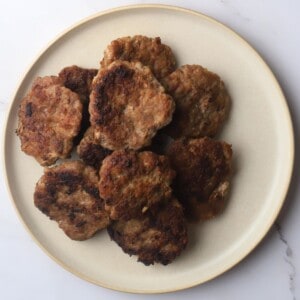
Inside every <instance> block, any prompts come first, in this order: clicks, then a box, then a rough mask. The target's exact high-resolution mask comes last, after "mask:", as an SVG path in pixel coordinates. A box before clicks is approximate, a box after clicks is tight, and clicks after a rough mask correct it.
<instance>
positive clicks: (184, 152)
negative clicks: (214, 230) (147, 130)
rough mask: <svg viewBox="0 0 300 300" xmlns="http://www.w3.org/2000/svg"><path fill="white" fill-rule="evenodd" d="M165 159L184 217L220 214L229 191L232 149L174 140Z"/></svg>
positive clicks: (214, 143) (201, 141)
mask: <svg viewBox="0 0 300 300" xmlns="http://www.w3.org/2000/svg"><path fill="white" fill-rule="evenodd" d="M168 156H169V158H170V161H171V164H172V167H173V168H174V170H175V171H176V173H177V176H176V180H175V185H174V186H175V189H176V193H177V197H178V200H180V201H181V203H182V204H183V207H184V208H185V210H186V213H187V216H188V217H189V218H190V219H196V220H198V219H209V218H212V217H214V216H216V215H217V214H219V213H221V212H222V211H223V209H224V206H225V202H226V196H227V194H228V191H229V184H230V175H231V158H232V150H231V146H230V145H228V144H227V143H225V142H220V141H215V140H212V139H210V138H202V139H193V140H177V141H175V142H173V143H172V144H171V145H170V146H169V149H168Z"/></svg>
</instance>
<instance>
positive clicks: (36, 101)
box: [16, 35, 232, 265]
mask: <svg viewBox="0 0 300 300" xmlns="http://www.w3.org/2000/svg"><path fill="white" fill-rule="evenodd" d="M229 107H230V97H229V95H228V93H227V91H226V89H225V86H224V83H223V81H222V80H221V79H220V77H219V76H218V75H217V74H215V73H213V72H211V71H209V70H207V69H206V68H204V67H202V66H200V65H183V66H180V67H177V64H176V59H175V56H174V54H173V52H172V50H171V48H170V47H169V46H167V45H165V44H163V43H162V42H161V40H160V38H158V37H156V38H150V37H146V36H141V35H137V36H133V37H122V38H118V39H116V40H114V41H112V42H111V43H110V44H109V45H108V46H107V48H106V49H105V51H104V56H103V58H102V60H101V62H100V67H99V69H86V68H83V67H82V66H81V67H79V66H76V65H73V66H69V67H65V68H64V69H62V70H61V71H60V72H59V74H58V75H57V76H45V77H38V78H36V79H35V80H34V82H33V84H32V87H31V89H30V90H29V91H28V93H27V94H26V95H25V97H24V98H23V99H22V100H21V104H20V107H19V112H18V128H17V130H16V132H17V135H18V136H19V138H20V140H21V149H22V150H23V151H24V152H25V153H26V154H28V155H31V156H33V157H34V158H35V159H36V161H37V162H38V163H39V164H40V165H41V166H45V169H44V174H43V175H42V177H41V178H40V179H39V181H38V182H37V184H36V187H35V192H34V204H35V206H36V207H37V208H38V209H39V210H40V211H41V212H43V213H44V214H45V215H47V216H48V217H49V218H50V219H51V220H55V221H56V222H57V223H58V225H59V227H60V228H61V229H62V230H63V231H64V232H65V234H66V235H67V236H69V237H70V238H71V239H74V240H86V239H89V238H91V237H92V236H94V235H95V233H96V232H98V231H101V230H103V229H106V230H107V232H108V234H109V236H110V238H111V239H112V240H113V241H115V242H116V243H117V244H118V245H119V246H120V247H121V248H122V249H123V251H124V252H125V253H127V254H129V255H136V256H137V260H138V261H140V262H142V263H144V264H145V265H151V264H154V263H161V264H164V265H167V264H169V263H170V262H172V261H173V260H174V259H175V258H176V257H177V256H178V255H179V254H180V253H181V252H182V251H183V250H184V249H185V248H186V246H187V244H188V230H187V223H189V222H192V223H195V222H198V223H199V222H200V221H203V220H207V219H211V218H213V217H215V216H217V215H218V214H220V213H221V212H222V211H223V209H224V207H225V205H226V202H227V196H228V192H229V185H230V177H231V173H232V172H231V169H232V167H231V165H232V163H231V161H232V149H231V145H229V144H227V143H226V142H224V141H219V140H216V139H215V138H214V137H215V136H216V135H217V134H218V133H219V132H220V129H221V127H222V126H223V124H224V121H225V120H226V118H227V116H228V112H229ZM76 153H77V154H76ZM51 165H52V166H51Z"/></svg>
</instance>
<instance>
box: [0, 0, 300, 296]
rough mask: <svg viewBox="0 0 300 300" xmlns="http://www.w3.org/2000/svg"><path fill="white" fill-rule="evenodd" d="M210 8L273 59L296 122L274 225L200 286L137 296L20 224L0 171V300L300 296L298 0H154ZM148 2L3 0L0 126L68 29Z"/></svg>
mask: <svg viewBox="0 0 300 300" xmlns="http://www.w3.org/2000/svg"><path fill="white" fill-rule="evenodd" d="M155 2H156V3H161V4H170V5H177V6H183V7H186V8H190V9H194V10H197V11H199V12H202V13H204V14H207V15H209V16H211V17H213V18H215V19H217V20H219V21H221V22H223V23H224V24H225V25H227V26H229V27H231V28H232V29H233V30H235V31H236V32H237V33H238V34H240V35H241V36H243V37H244V38H245V39H246V40H247V41H248V42H249V43H250V44H251V45H252V46H254V48H256V49H257V50H258V52H259V53H260V54H261V55H262V57H263V58H264V59H265V61H266V62H267V63H268V64H269V66H270V67H271V69H272V70H273V72H274V73H275V75H276V77H277V79H278V81H279V83H280V85H281V86H282V88H283V91H284V93H285V95H286V97H287V101H288V105H289V108H290V110H291V115H292V119H293V123H294V130H295V142H296V157H295V170H294V175H293V179H292V182H291V186H290V189H289V193H288V196H287V198H286V201H285V204H284V207H283V209H282V211H281V213H280V215H279V217H278V219H277V220H276V222H275V224H274V225H273V227H272V228H271V230H270V231H269V233H268V234H267V236H266V237H265V238H264V240H263V241H262V242H261V243H260V244H259V245H258V246H257V247H256V248H255V250H254V251H253V252H252V253H251V254H250V255H248V256H247V257H246V258H245V259H244V260H243V261H242V262H240V263H239V264H238V265H237V266H235V267H234V268H232V269H231V270H229V271H228V272H226V273H225V274H223V275H221V276H219V277H217V278H215V279H214V280H211V281H209V282H207V283H204V284H202V285H199V286H196V287H194V288H190V289H187V290H183V291H179V292H176V293H168V294H163V295H133V294H124V293H121V292H116V291H112V290H108V289H105V288H102V287H99V286H96V285H93V284H91V283H88V282H86V281H83V280H82V279H80V278H77V277H76V276H74V275H73V274H71V273H68V272H67V271H65V270H64V269H62V268H61V267H60V266H59V265H57V264H56V263H55V262H54V261H52V260H51V259H50V258H49V257H48V256H47V255H45V253H44V252H43V251H42V250H41V249H40V248H39V247H38V246H37V245H36V244H35V242H34V241H33V240H32V239H31V237H30V236H29V234H28V233H27V232H26V230H25V229H24V228H23V226H22V224H21V222H20V220H19V219H18V217H17V214H16V212H15V210H14V208H13V205H12V203H11V201H10V199H9V196H8V192H7V191H6V188H5V184H4V180H3V174H1V175H0V195H1V201H0V250H1V252H0V254H1V255H0V295H1V296H0V297H1V299H14V300H15V299H73V300H76V299H156V298H157V299H158V298H159V299H182V298H188V299H206V300H210V299H243V300H247V299H251V300H252V299H275V300H276V299H287V300H288V299H291V300H296V299H300V279H299V271H300V237H299V233H298V230H299V228H300V218H299V215H300V202H299V200H300V162H299V155H298V154H299V149H300V144H299V134H300V98H299V95H300V84H299V78H300V60H299V53H300V34H299V28H300V2H299V1H297V0H288V1H282V0H264V1H259V0H253V1H247V2H246V1H243V0H234V1H233V0H203V1H196V0H188V1H171V0H170V1H158V0H157V1H155ZM140 3H141V4H145V3H147V1H115V0H112V1H96V0H90V1H83V0H73V1H72V2H71V1H59V0H52V1H38V0H27V1H18V0H10V1H2V2H1V5H0V7H1V9H0V44H1V55H0V70H1V72H0V82H1V89H0V126H1V130H2V129H3V127H4V120H5V114H6V112H7V109H8V106H9V102H10V101H11V97H12V96H13V93H14V90H15V88H16V87H17V85H18V82H19V80H20V78H21V77H22V75H23V73H24V72H25V70H26V69H27V67H28V66H29V65H30V64H31V62H32V61H33V59H34V58H35V56H36V55H37V54H38V53H39V52H40V51H41V49H43V48H44V47H45V45H46V44H47V43H48V42H49V41H50V40H51V39H53V38H54V37H55V36H56V35H57V34H59V33H60V32H62V31H63V30H64V29H65V28H67V27H69V26H71V25H72V24H73V23H75V22H76V21H79V20H80V19H82V18H84V17H87V16H89V15H91V14H93V13H96V12H99V11H101V10H104V9H108V8H112V7H116V6H122V5H128V4H140Z"/></svg>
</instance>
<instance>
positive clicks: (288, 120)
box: [1, 4, 295, 294]
mask: <svg viewBox="0 0 300 300" xmlns="http://www.w3.org/2000/svg"><path fill="white" fill-rule="evenodd" d="M149 8H150V9H151V8H156V9H164V10H169V11H179V12H182V13H185V14H193V15H195V16H197V17H199V18H201V19H206V20H207V21H208V22H210V23H214V24H215V25H218V26H220V27H222V28H223V29H225V30H226V31H227V32H229V33H230V34H231V35H233V36H235V37H236V38H238V39H239V41H240V42H242V43H243V44H246V46H247V47H248V48H250V49H251V51H252V53H253V54H255V56H256V58H257V59H258V60H259V61H260V63H261V64H262V65H263V67H264V69H265V70H266V71H267V72H268V73H269V77H270V79H272V82H273V84H274V86H275V87H276V88H277V93H278V94H279V95H280V100H281V103H280V106H281V108H282V109H283V112H282V113H283V114H284V117H285V122H286V125H287V128H288V132H289V136H288V141H289V145H288V146H286V147H288V150H289V157H290V160H289V165H288V166H287V167H286V170H287V171H286V173H287V176H286V177H285V182H284V183H283V184H282V187H281V192H282V193H281V195H280V196H278V198H280V199H282V200H281V202H280V205H278V206H277V210H276V211H275V212H274V216H273V217H272V218H270V221H269V224H266V225H265V230H263V231H262V232H261V233H259V234H258V237H257V238H256V239H255V240H253V241H252V244H251V246H249V247H248V248H247V251H244V252H243V253H241V254H240V255H239V257H238V259H236V260H235V261H234V262H233V263H232V262H231V263H230V264H228V266H226V267H225V268H224V269H223V270H222V271H221V272H217V274H214V275H211V276H210V277H207V278H206V279H205V280H198V281H197V280H194V281H193V282H191V283H190V284H185V285H183V286H179V287H178V288H167V289H163V288H161V289H159V290H158V289H156V290H151V289H150V290H149V289H148V290H141V289H138V288H136V289H132V288H129V289H126V288H119V287H116V286H113V285H111V284H108V283H105V282H99V281H97V280H95V279H93V278H91V277H89V276H86V275H84V274H82V273H80V272H79V271H77V270H74V269H73V268H72V267H70V266H67V265H66V264H65V263H64V262H63V261H61V260H60V259H59V258H57V257H55V256H54V255H53V254H51V253H50V252H49V251H48V250H47V249H46V247H44V246H43V245H42V243H41V242H40V241H39V240H38V238H37V237H35V235H34V234H33V232H32V231H31V230H30V228H29V227H28V225H27V224H26V222H25V220H24V219H23V217H22V213H21V211H20V210H19V209H18V207H17V203H16V201H15V199H14V198H13V195H12V192H11V191H12V189H11V183H10V182H9V180H8V176H7V169H8V167H7V160H6V151H7V149H6V148H7V139H8V132H7V130H8V123H9V120H10V118H11V114H12V109H13V106H14V104H15V100H16V96H17V94H18V92H19V90H20V88H21V86H22V85H23V82H24V81H25V78H26V76H27V74H28V73H29V72H30V70H31V69H32V68H33V67H34V65H35V63H36V62H37V61H38V60H39V59H40V58H41V57H42V55H43V54H44V53H45V52H46V51H47V50H48V49H49V48H50V47H52V46H53V45H54V44H55V43H56V42H57V41H58V40H60V39H61V38H62V37H63V36H64V35H66V34H67V33H69V32H71V31H72V30H73V29H75V28H77V27H79V26H81V25H83V24H85V23H87V22H89V21H91V20H93V19H96V18H99V17H102V16H105V15H110V14H114V13H116V12H120V11H131V10H134V9H149ZM3 124H4V126H3V130H2V135H1V142H2V143H1V144H2V147H1V164H2V170H3V177H4V182H5V188H6V192H7V195H8V196H9V198H10V201H11V203H12V204H13V207H14V209H15V211H16V213H17V216H18V219H19V220H20V221H21V224H22V225H23V227H24V228H25V229H26V231H27V232H28V234H29V236H30V237H31V238H32V240H33V241H34V242H35V243H36V244H37V245H38V246H39V247H40V248H41V249H42V250H43V252H44V253H45V254H47V256H48V257H50V258H51V259H52V260H53V261H55V262H56V263H57V264H58V265H59V266H61V267H62V268H63V269H65V270H66V271H68V272H70V273H71V274H73V275H75V276H77V277H78V278H81V279H83V280H85V281H87V282H90V283H93V284H95V285H97V286H101V287H103V288H107V289H111V290H115V291H120V292H126V293H135V294H163V293H169V292H176V291H180V290H185V289H188V288H191V287H194V286H197V285H200V284H203V283H205V282H208V281H210V280H212V279H214V278H217V277H219V276H220V275H222V274H224V273H225V272H227V271H228V270H230V269H232V268H233V267H234V266H236V265H237V264H238V263H240V262H241V261H242V260H243V259H245V258H246V257H247V256H248V255H249V254H250V253H251V252H252V251H253V250H254V249H255V248H256V247H257V246H258V245H259V244H260V243H261V241H262V240H263V239H264V238H265V236H266V235H267V233H268V232H269V230H270V228H271V226H272V225H273V223H274V222H275V221H276V217H277V216H278V215H279V212H280V211H281V209H282V206H283V205H284V202H285V199H286V197H287V195H288V190H289V187H290V184H291V181H292V176H293V169H294V160H295V137H294V129H293V123H292V117H291V113H290V110H289V106H288V102H287V99H286V97H285V95H284V93H283V90H282V88H281V86H280V84H279V81H278V79H277V78H276V76H275V74H274V73H273V71H272V69H271V67H270V66H269V65H268V64H267V63H266V61H265V60H264V59H263V57H262V55H261V54H260V53H259V52H258V51H257V50H256V49H255V48H254V47H253V46H252V45H251V44H250V43H249V42H248V41H247V40H246V39H244V38H243V37H242V36H241V35H240V34H238V33H237V32H236V31H234V30H233V29H231V28H230V27H229V26H228V25H225V24H224V23H223V22H221V21H218V20H217V19H215V18H214V17H211V16H209V15H207V14H204V13H202V12H199V11H196V10H193V9H188V8H184V7H181V6H174V5H165V4H133V5H124V6H118V7H114V8H110V9H106V10H102V11H99V12H97V13H93V14H91V15H89V16H87V17H84V18H81V19H80V20H79V21H77V22H75V23H73V24H72V25H71V26H68V27H67V28H66V29H65V30H63V31H61V32H60V33H59V34H57V35H56V36H55V37H54V38H52V39H51V40H50V42H48V43H47V44H46V46H44V47H42V49H41V50H40V51H39V52H38V54H36V55H34V57H33V59H32V61H31V63H30V64H29V66H28V67H27V68H25V71H24V72H23V73H22V74H21V75H20V80H19V81H18V82H17V84H16V88H15V90H14V92H13V94H12V96H11V97H10V102H9V105H8V108H7V110H6V112H5V116H4V120H3Z"/></svg>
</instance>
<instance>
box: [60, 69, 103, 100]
mask: <svg viewBox="0 0 300 300" xmlns="http://www.w3.org/2000/svg"><path fill="white" fill-rule="evenodd" d="M97 73H98V70H96V69H85V68H81V67H78V66H76V65H73V66H69V67H65V68H63V69H62V70H61V71H60V72H59V74H58V76H59V78H60V79H61V80H62V83H63V85H64V86H65V87H67V88H68V89H70V90H71V91H73V92H75V93H77V94H78V95H79V96H80V99H81V100H82V102H83V103H84V102H89V96H90V92H91V85H92V81H93V78H94V77H95V76H96V75H97Z"/></svg>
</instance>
